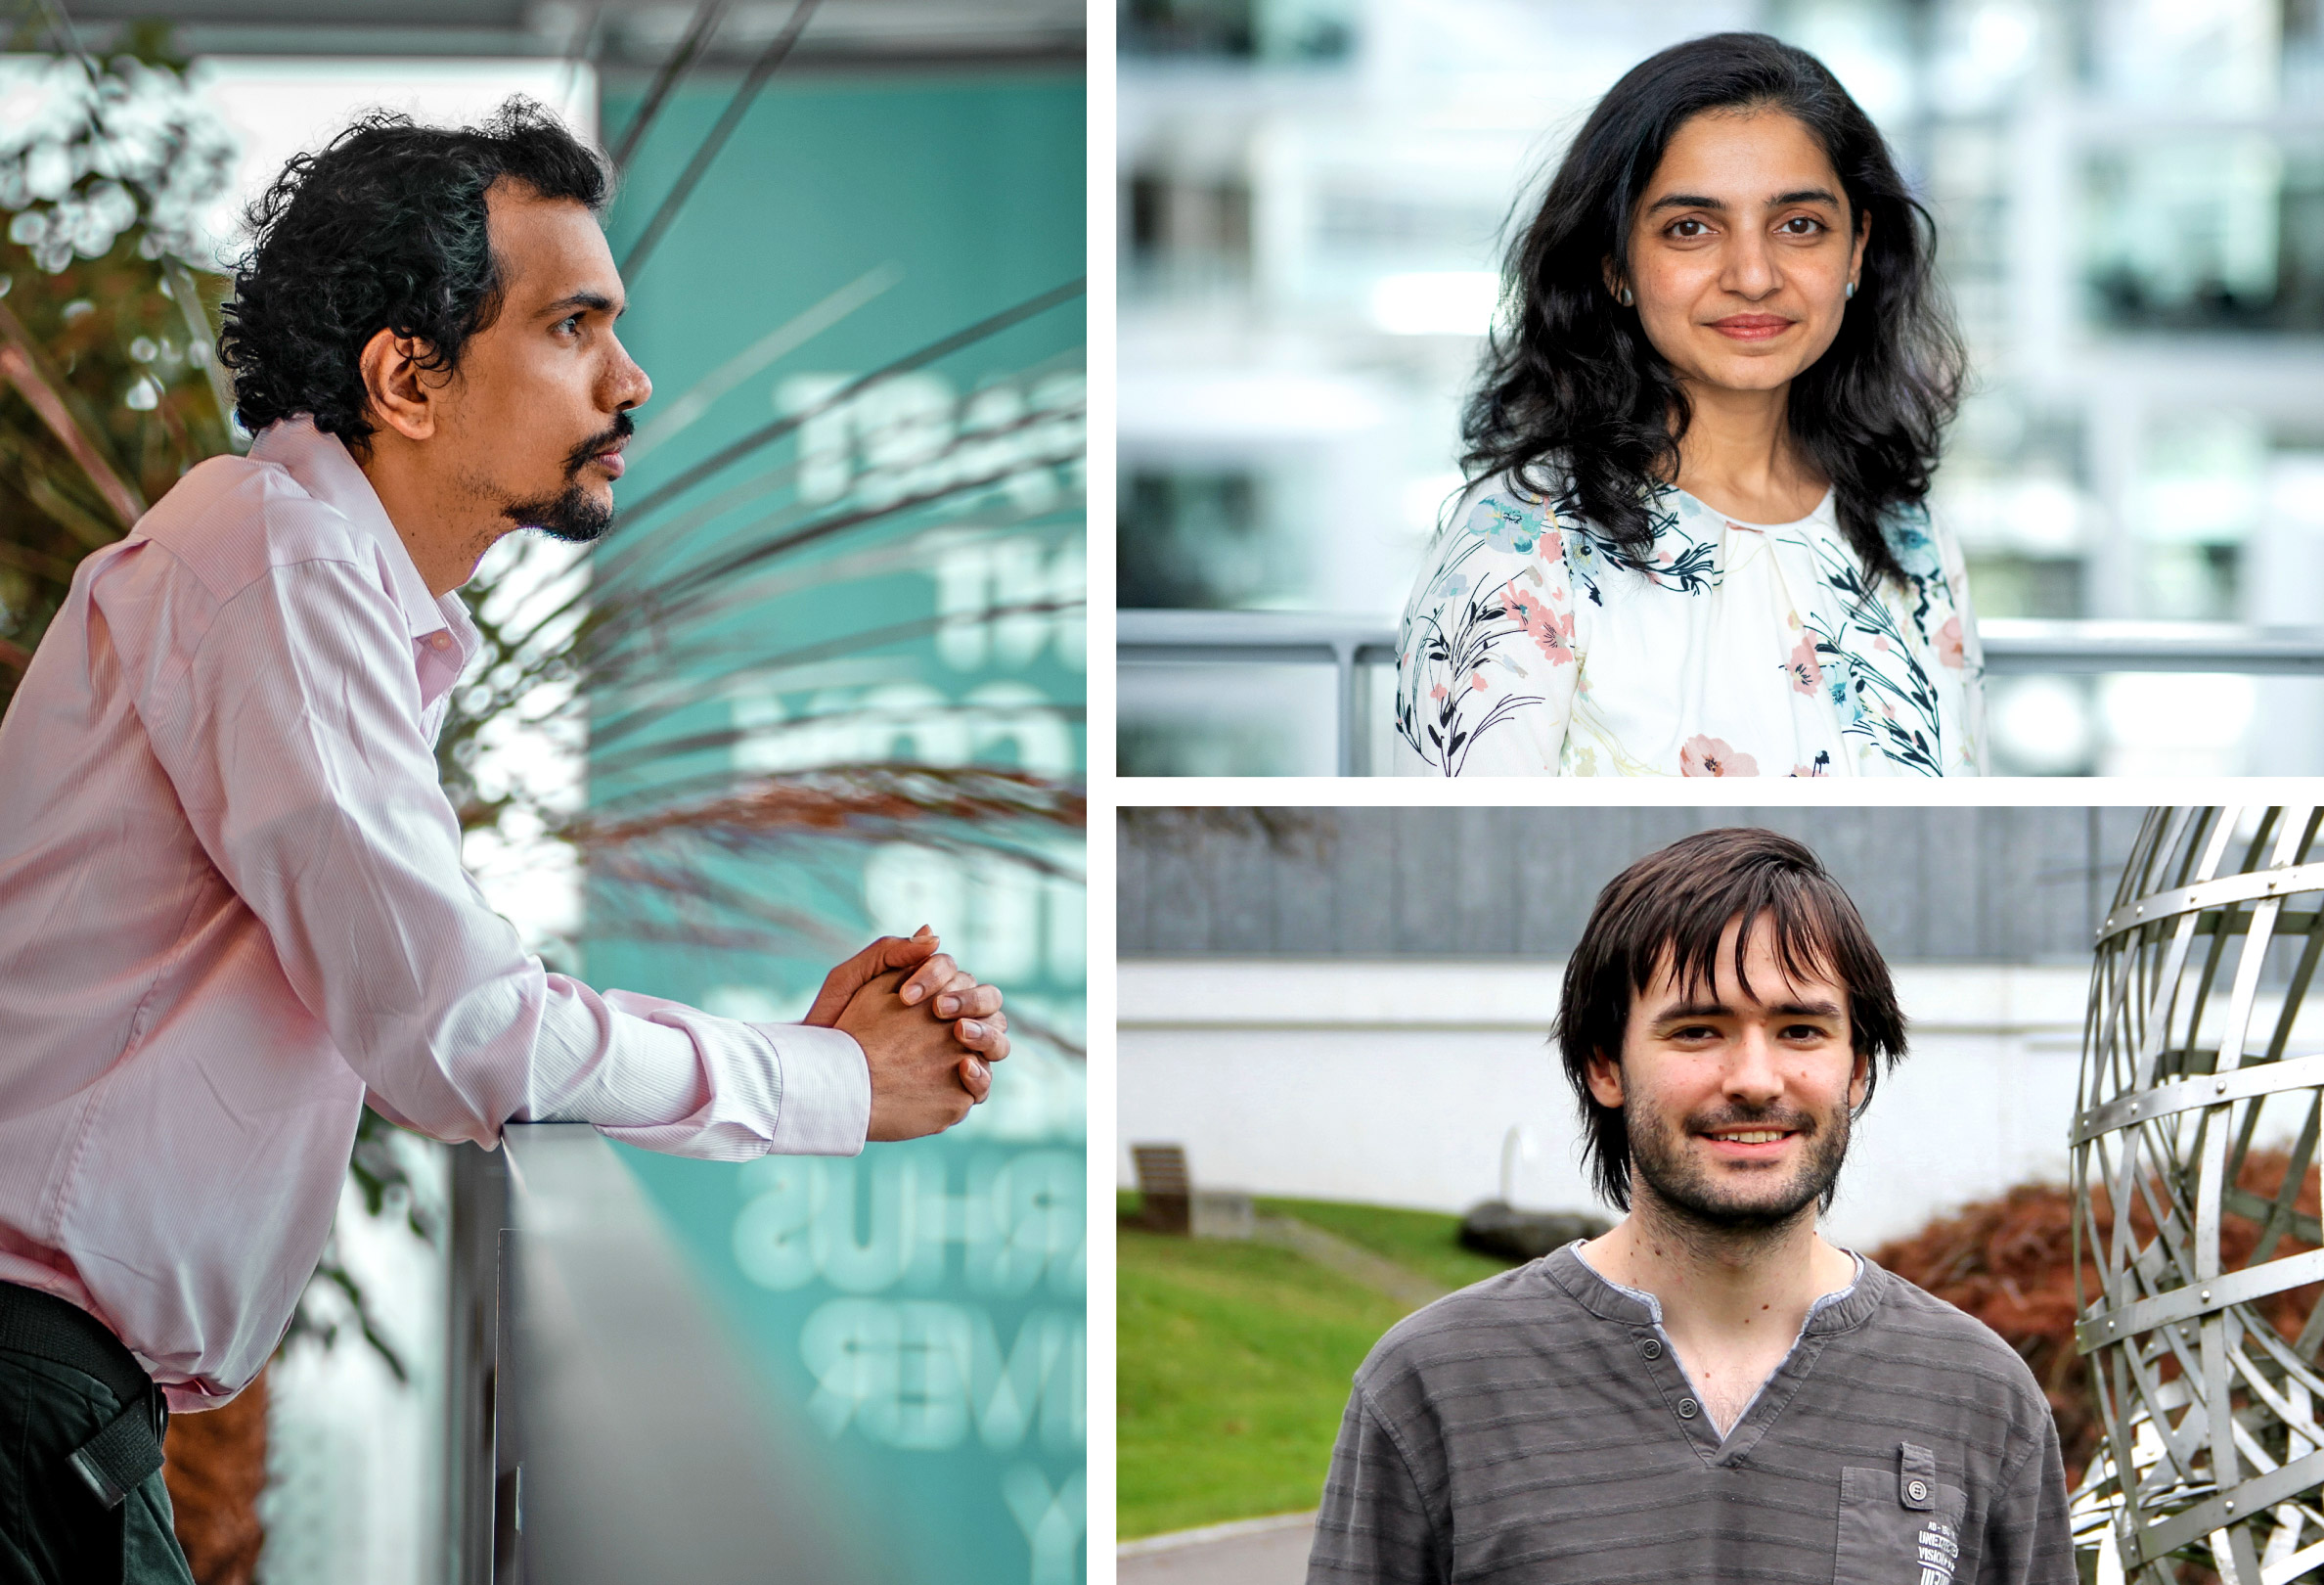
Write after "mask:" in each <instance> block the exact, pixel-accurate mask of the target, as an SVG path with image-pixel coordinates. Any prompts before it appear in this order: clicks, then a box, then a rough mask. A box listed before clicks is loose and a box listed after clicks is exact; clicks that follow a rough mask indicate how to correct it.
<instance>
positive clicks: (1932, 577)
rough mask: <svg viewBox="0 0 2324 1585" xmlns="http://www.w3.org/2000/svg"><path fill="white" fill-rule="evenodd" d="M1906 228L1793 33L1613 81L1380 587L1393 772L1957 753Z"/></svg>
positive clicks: (1812, 772) (1929, 328) (1938, 349)
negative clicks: (1385, 615)
mask: <svg viewBox="0 0 2324 1585" xmlns="http://www.w3.org/2000/svg"><path fill="white" fill-rule="evenodd" d="M1934 248H1935V236H1934V227H1933V225H1932V223H1931V222H1930V219H1929V216H1928V213H1927V211H1926V210H1925V209H1924V208H1922V206H1921V205H1920V204H1918V203H1917V202H1916V201H1915V200H1914V199H1913V198H1912V196H1911V194H1910V193H1909V192H1908V191H1907V189H1906V188H1905V185H1904V183H1903V180H1902V179H1901V178H1900V177H1899V175H1898V173H1897V168H1896V164H1895V162H1894V161H1893V160H1892V159H1891V158H1890V156H1889V152H1888V149H1887V146H1886V145H1885V144H1884V143H1883V141H1882V139H1881V136H1880V133H1879V131H1878V129H1877V128H1875V127H1874V126H1873V124H1872V122H1871V120H1870V118H1869V117H1868V116H1866V115H1865V114H1864V113H1863V111H1862V110H1861V109H1860V108H1859V107H1858V106H1857V105H1856V103H1855V101H1854V100H1853V99H1851V98H1850V97H1849V95H1848V93H1847V91H1846V90H1845V89H1843V88H1842V87H1841V86H1840V84H1839V82H1838V81H1837V80H1836V79H1835V78H1834V77H1833V76H1832V74H1831V73H1830V72H1829V71H1828V70H1826V69H1825V68H1824V67H1823V65H1822V64H1821V63H1820V62H1818V61H1817V60H1816V59H1815V58H1814V57H1813V56H1811V55H1809V54H1808V53H1807V52H1806V51H1803V50H1799V49H1795V48H1793V47H1791V46H1790V45H1787V44H1783V43H1781V42H1779V41H1777V40H1775V39H1773V38H1769V37H1767V36H1765V35H1764V34H1758V33H1721V34H1716V35H1713V36H1711V37H1708V38H1700V39H1695V40H1692V41H1690V42H1688V43H1685V44H1680V45H1677V46H1675V47H1674V48H1671V49H1668V50H1665V51H1663V52H1662V53H1661V54H1659V55H1656V56H1654V57H1653V58H1652V59H1650V60H1648V61H1646V62H1644V63H1642V64H1641V65H1639V66H1638V67H1636V68H1633V69H1632V70H1631V72H1630V73H1629V74H1628V75H1626V76H1625V77H1623V79H1622V80H1621V81H1620V82H1618V83H1616V84H1615V85H1614V87H1613V89H1612V90H1611V91H1610V92H1608V93H1607V95H1606V97H1605V98H1604V99H1603V100H1601V101H1600V102H1599V104H1598V106H1597V108H1596V109H1595V110H1594V111H1593V112H1592V113H1590V115H1589V118H1588V120H1587V122H1586V123H1585V124H1584V126H1583V128H1582V131H1581V133H1580V135H1579V136H1578V137H1576V139H1575V140H1574V143H1573V146H1572V148H1571V149H1570V150H1568V152H1567V154H1566V156H1565V158H1564V160H1563V162H1562V163H1561V164H1560V165H1559V167H1558V170H1557V173H1556V176H1555V177H1554V179H1553V180H1552V181H1551V182H1550V184H1549V189H1548V193H1547V195H1546V197H1545V198H1544V199H1543V201H1542V207H1541V211H1540V213H1539V214H1538V215H1536V217H1535V218H1534V220H1533V223H1532V224H1531V226H1530V227H1528V228H1527V230H1526V231H1525V232H1524V234H1523V235H1522V236H1521V237H1520V238H1519V239H1518V240H1517V242H1516V244H1515V246H1514V247H1513V248H1512V249H1511V250H1510V254H1509V259H1508V264H1507V268H1506V271H1505V274H1506V277H1507V281H1508V286H1507V288H1506V298H1505V308H1506V310H1507V312H1506V315H1505V317H1504V319H1503V322H1502V323H1501V325H1500V326H1499V327H1498V328H1497V330H1496V333H1495V335H1494V338H1493V340H1492V344H1491V349H1490V351H1489V353H1488V355H1487V358H1486V362H1485V369H1484V373H1483V377H1482V380H1481V382H1480V385H1479V388H1478V390H1477V392H1476V394H1475V395H1474V396H1473V397H1472V398H1471V400H1470V403H1469V407H1468V411H1467V414H1466V419H1465V425H1464V435H1465V438H1466V441H1467V445H1468V450H1467V453H1466V455H1465V456H1464V458H1463V464H1464V472H1465V473H1466V474H1467V475H1468V478H1469V481H1470V483H1469V488H1468V490H1467V491H1466V493H1465V494H1464V495H1463V496H1462V498H1461V499H1460V501H1459V503H1458V505H1457V507H1456V508H1455V510H1454V511H1453V514H1452V516H1451V517H1450V519H1449V520H1448V521H1447V522H1446V523H1445V525H1444V526H1443V527H1442V528H1441V529H1440V530H1439V532H1438V534H1437V537H1436V541H1435V543H1434V545H1433V546H1432V548H1431V551H1430V555H1429V558H1428V561H1427V564H1426V566H1425V568H1424V570H1423V571H1422V573H1421V576H1420V578H1419V581H1418V582H1417V583H1416V584H1415V585H1414V587H1413V591H1412V596H1411V600H1410V602H1409V604H1408V606H1407V608H1406V611H1405V620H1404V632H1403V638H1402V641H1401V644H1400V646H1399V655H1398V664H1397V669H1398V681H1399V687H1398V690H1397V728H1398V732H1399V735H1400V736H1401V737H1402V738H1403V740H1404V742H1405V744H1406V746H1407V748H1408V750H1409V752H1408V754H1407V756H1406V757H1407V761H1408V763H1407V765H1406V767H1405V768H1406V769H1408V770H1415V771H1419V772H1421V773H1423V774H1440V775H1446V776H1459V775H1471V776H1474V775H1559V774H1562V775H1581V776H1589V775H1599V776H1607V775H1636V776H1653V775H1684V776H1737V775H1740V776H1753V775H1784V774H1787V773H1788V774H1790V775H1795V776H1835V775H1840V776H1846V775H1855V776H1897V775H1919V776H1945V775H1961V774H1976V773H1977V772H1978V771H1979V770H1980V768H1981V762H1982V757H1983V745H1982V743H1981V741H1980V730H1981V722H1980V717H1981V715H1982V709H1983V705H1982V700H1983V691H1982V672H1983V667H1982V664H1981V659H1980V655H1979V651H1978V645H1977V626H1976V618H1975V615H1974V614H1973V613H1972V611H1971V610H1970V606H1969V596H1968V585H1967V580H1966V578H1965V576H1964V574H1963V571H1962V567H1961V562H1960V558H1959V555H1958V553H1957V551H1956V550H1955V548H1954V547H1953V544H1952V542H1951V540H1950V539H1949V537H1947V536H1946V535H1945V534H1944V532H1943V531H1942V530H1940V529H1939V528H1938V527H1937V526H1936V525H1935V524H1934V523H1933V522H1932V521H1930V518H1929V514H1928V512H1927V509H1926V506H1925V500H1926V497H1927V495H1928V491H1929V475H1930V473H1931V471H1932V469H1934V467H1935V466H1936V462H1937V455H1938V449H1939V443H1940V438H1941V436H1942V433H1943V430H1944V425H1945V424H1946V422H1947V421H1948V420H1949V419H1950V418H1951V416H1952V413H1953V408H1954V404H1955V400H1956V396H1957V393H1958V390H1959V386H1960V382H1961V378H1962V355H1961V348H1960V341H1959V338H1958V336H1957V335H1956V334H1955V332H1954V330H1953V328H1952V325H1951V323H1950V320H1949V317H1948V316H1947V314H1946V312H1945V309H1944V305H1943V303H1942V301H1941V298H1940V294H1939V292H1938V289H1937V286H1936V283H1935V281H1934V280H1933V277H1932V254H1933V252H1934Z"/></svg>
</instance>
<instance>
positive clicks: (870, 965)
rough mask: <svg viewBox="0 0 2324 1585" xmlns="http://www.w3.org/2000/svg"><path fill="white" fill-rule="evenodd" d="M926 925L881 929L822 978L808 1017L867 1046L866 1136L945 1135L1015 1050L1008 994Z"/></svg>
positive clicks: (980, 1097)
mask: <svg viewBox="0 0 2324 1585" xmlns="http://www.w3.org/2000/svg"><path fill="white" fill-rule="evenodd" d="M936 947H937V940H936V932H935V931H933V930H931V929H929V928H928V927H927V926H925V925H922V926H921V927H920V928H919V929H918V930H917V931H916V932H915V933H914V934H912V935H909V936H900V935H883V936H881V937H880V938H879V939H878V940H876V941H874V942H872V943H871V945H870V946H868V947H866V948H864V950H863V951H861V952H859V953H857V954H856V955H855V956H854V957H852V958H850V959H848V960H847V961H846V962H845V963H843V964H841V965H839V966H838V967H837V968H836V969H833V970H832V971H831V972H830V974H827V976H825V979H824V983H823V989H822V990H821V991H819V992H817V993H816V997H815V1005H814V1006H813V1007H811V1008H809V1009H808V1010H807V1017H806V1019H805V1020H804V1021H806V1022H808V1023H814V1024H821V1025H823V1026H824V1027H825V1028H830V1029H838V1030H841V1031H843V1032H845V1033H846V1034H848V1035H850V1036H852V1037H854V1039H855V1042H856V1044H857V1045H859V1046H861V1047H863V1048H864V1059H865V1062H866V1063H867V1064H869V1066H870V1068H871V1130H870V1132H869V1133H868V1134H867V1136H866V1137H867V1138H869V1139H875V1140H892V1139H918V1138H919V1137H921V1136H922V1135H924V1134H937V1133H942V1132H943V1131H944V1130H945V1129H947V1128H950V1127H952V1126H953V1124H955V1123H957V1122H959V1121H960V1120H961V1118H962V1117H965V1116H967V1115H968V1109H969V1108H970V1107H972V1106H974V1105H975V1104H976V1103H978V1102H979V1101H982V1100H983V1099H984V1098H985V1097H986V1096H987V1095H989V1094H991V1093H992V1088H993V1068H992V1064H995V1063H997V1062H999V1061H1001V1060H1002V1059H1003V1058H1004V1057H1006V1056H1007V1055H1008V1015H1007V1014H1006V1013H1004V1012H1002V1011H1001V992H1000V990H999V989H998V988H997V987H995V986H992V985H980V984H978V983H977V982H976V976H975V975H974V974H970V973H968V972H967V971H966V970H964V969H962V968H961V966H960V965H959V964H957V963H955V962H953V960H952V958H951V957H950V956H948V955H947V954H945V953H942V952H939V951H937V950H936Z"/></svg>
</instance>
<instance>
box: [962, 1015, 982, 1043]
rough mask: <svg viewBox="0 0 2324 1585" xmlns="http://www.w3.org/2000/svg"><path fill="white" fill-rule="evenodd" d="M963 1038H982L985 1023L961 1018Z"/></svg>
mask: <svg viewBox="0 0 2324 1585" xmlns="http://www.w3.org/2000/svg"><path fill="white" fill-rule="evenodd" d="M983 1038H984V1025H983V1024H981V1023H979V1022H977V1021H976V1020H975V1019H961V1039H962V1040H982V1039H983Z"/></svg>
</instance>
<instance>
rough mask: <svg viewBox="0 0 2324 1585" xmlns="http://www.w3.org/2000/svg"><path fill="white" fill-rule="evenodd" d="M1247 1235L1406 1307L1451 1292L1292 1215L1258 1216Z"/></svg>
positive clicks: (1429, 1301) (1412, 1306) (1435, 1298)
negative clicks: (1313, 1263) (1334, 1272)
mask: <svg viewBox="0 0 2324 1585" xmlns="http://www.w3.org/2000/svg"><path fill="white" fill-rule="evenodd" d="M1251 1236H1252V1238H1254V1239H1255V1240H1257V1241H1258V1242H1259V1243H1261V1244H1272V1245H1276V1246H1277V1247H1279V1248H1284V1249H1289V1250H1291V1251H1292V1252H1293V1253H1294V1254H1298V1255H1302V1256H1304V1257H1306V1258H1307V1259H1309V1260H1312V1261H1314V1262H1315V1263H1316V1264H1317V1265H1318V1266H1321V1267H1323V1268H1324V1269H1325V1270H1327V1271H1336V1272H1338V1273H1339V1274H1340V1275H1341V1276H1342V1277H1345V1278H1347V1279H1348V1280H1349V1281H1351V1282H1355V1283H1361V1284H1362V1285H1363V1287H1365V1288H1368V1289H1370V1290H1371V1291H1373V1292H1375V1293H1384V1294H1386V1295H1387V1296H1388V1297H1390V1298H1392V1299H1394V1300H1396V1302H1397V1303H1399V1304H1401V1305H1403V1306H1404V1307H1405V1308H1406V1309H1408V1310H1417V1309H1418V1308H1420V1306H1421V1305H1423V1304H1433V1303H1434V1302H1436V1301H1437V1300H1438V1299H1441V1298H1443V1297H1444V1296H1445V1295H1446V1294H1447V1293H1448V1292H1450V1291H1451V1290H1450V1289H1446V1288H1440V1287H1438V1286H1437V1285H1436V1284H1435V1283H1432V1282H1430V1281H1429V1280H1428V1279H1427V1278H1425V1277H1423V1276H1421V1275H1420V1274H1419V1273H1418V1272H1416V1271H1413V1270H1412V1269H1411V1268H1410V1267H1408V1266H1400V1265H1398V1264H1397V1263H1396V1262H1395V1261H1393V1260H1390V1259H1388V1258H1386V1257H1385V1256H1382V1255H1376V1254H1374V1253H1372V1252H1371V1251H1370V1250H1369V1249H1366V1248H1365V1247H1363V1245H1360V1244H1351V1243H1349V1242H1348V1241H1347V1240H1346V1239H1343V1238H1341V1237H1340V1236H1339V1235H1338V1234H1336V1233H1326V1232H1324V1231H1323V1230H1322V1229H1321V1228H1319V1227H1318V1226H1316V1225H1315V1224H1314V1223H1312V1222H1303V1221H1301V1220H1299V1218H1297V1217H1296V1216H1262V1217H1259V1218H1257V1220H1256V1221H1255V1222H1254V1224H1253V1226H1252V1231H1251Z"/></svg>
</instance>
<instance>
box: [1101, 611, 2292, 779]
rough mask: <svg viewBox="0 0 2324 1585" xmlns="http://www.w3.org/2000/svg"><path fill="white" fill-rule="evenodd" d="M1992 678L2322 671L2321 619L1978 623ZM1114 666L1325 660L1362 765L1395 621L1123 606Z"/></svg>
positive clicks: (1392, 649)
mask: <svg viewBox="0 0 2324 1585" xmlns="http://www.w3.org/2000/svg"><path fill="white" fill-rule="evenodd" d="M1978 635H1979V637H1980V638H1982V639H1983V640H1984V642H1985V657H1986V671H1987V673H1988V674H1989V675H1990V676H1996V677H2001V676H2015V675H2019V674H2023V673H2029V672H2071V673H2076V674H2079V675H2090V674H2093V673H2099V672H2114V671H2169V672H2198V671H2227V672H2240V673H2243V674H2245V675H2247V676H2276V677H2324V627H2251V626H2246V625H2243V624H2241V623H2236V622H2134V621H2047V620H2033V619H2029V618H2024V617H1995V618H1992V619H1990V620H1988V621H1983V622H1980V623H1978ZM1114 657H1115V660H1116V661H1117V662H1118V663H1119V664H1122V665H1146V666H1153V665H1189V664H1193V665H1201V664H1218V663H1227V662H1232V663H1240V664H1244V665H1254V664H1256V665H1301V664H1310V665H1329V666H1331V667H1332V668H1333V669H1334V670H1335V672H1336V673H1337V684H1338V686H1337V689H1336V691H1335V694H1334V698H1335V699H1336V701H1337V722H1336V727H1335V738H1334V741H1335V746H1336V753H1335V763H1336V764H1337V767H1338V771H1337V774H1339V775H1341V776H1363V775H1367V774H1369V771H1370V766H1369V765H1368V764H1367V763H1366V762H1365V761H1366V760H1367V758H1368V755H1367V753H1366V742H1365V734H1364V732H1363V722H1364V721H1365V720H1366V718H1367V716H1368V710H1369V700H1368V698H1367V697H1366V696H1367V695H1368V692H1369V690H1368V688H1367V687H1366V673H1365V668H1366V667H1368V666H1374V665H1392V664H1394V663H1395V660H1396V625H1395V624H1394V623H1393V622H1390V621H1386V620H1384V619H1382V618H1380V617H1378V616H1363V615H1349V614H1344V613H1341V612H1336V611H1119V612H1117V613H1116V614H1115V617H1114Z"/></svg>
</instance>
